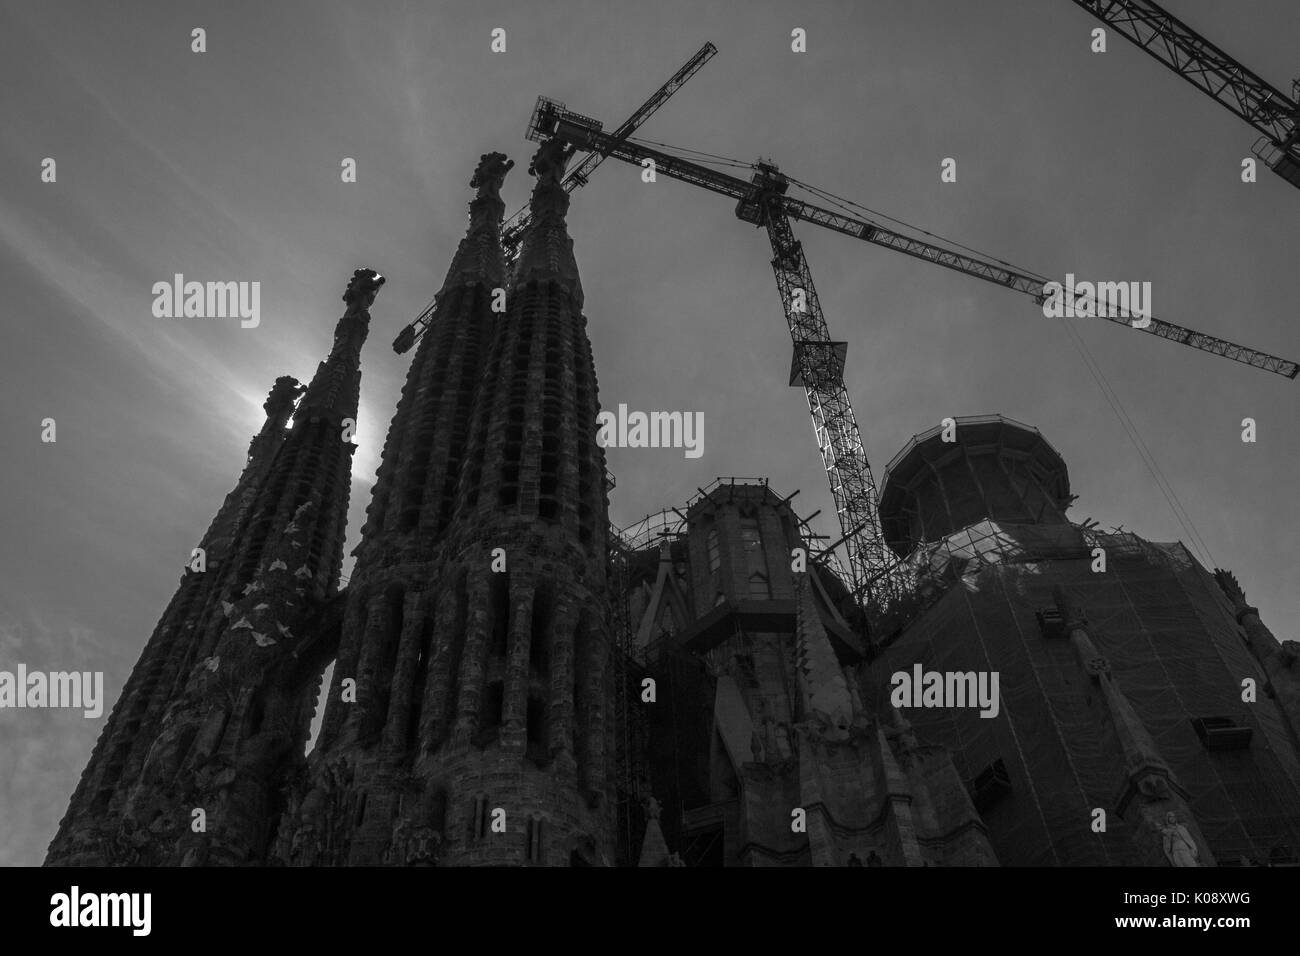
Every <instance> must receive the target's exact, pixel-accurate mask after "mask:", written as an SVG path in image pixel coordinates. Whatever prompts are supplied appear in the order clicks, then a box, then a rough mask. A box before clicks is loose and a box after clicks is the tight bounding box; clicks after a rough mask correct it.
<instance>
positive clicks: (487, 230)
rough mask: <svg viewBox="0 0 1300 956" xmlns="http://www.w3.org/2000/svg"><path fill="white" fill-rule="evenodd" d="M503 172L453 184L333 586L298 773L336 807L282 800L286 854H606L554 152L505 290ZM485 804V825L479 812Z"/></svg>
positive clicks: (605, 670) (589, 562)
mask: <svg viewBox="0 0 1300 956" xmlns="http://www.w3.org/2000/svg"><path fill="white" fill-rule="evenodd" d="M509 168H510V163H509V162H508V161H507V160H506V159H505V157H504V156H502V155H501V154H499V153H489V154H487V155H485V156H483V157H482V159H481V161H480V163H479V167H478V170H477V171H476V173H475V175H474V178H473V179H472V180H471V185H472V186H473V187H474V188H475V189H476V190H477V195H476V196H475V198H474V200H473V202H471V204H470V222H469V228H468V230H467V232H466V235H465V238H464V239H463V240H462V242H461V244H460V246H459V248H458V249H457V252H456V255H455V257H454V259H453V261H452V264H451V266H450V268H449V269H448V273H447V279H446V281H445V282H444V283H443V286H442V289H441V291H440V292H439V294H438V296H437V302H436V305H435V308H434V311H433V312H432V314H431V317H430V321H429V323H428V327H427V330H426V331H425V333H424V335H423V337H422V340H421V343H420V347H419V349H418V350H417V352H416V355H415V358H414V360H413V361H412V365H411V370H410V373H409V375H408V377H407V382H406V387H405V388H404V389H403V393H402V398H401V401H400V402H399V404H398V408H397V413H396V415H395V416H394V418H393V422H392V425H391V427H390V429H389V433H388V439H387V441H386V443H385V446H384V456H383V464H382V465H381V467H380V470H379V480H378V482H377V483H376V486H375V493H374V498H373V500H372V502H371V506H370V509H369V511H368V513H367V514H368V517H367V523H366V527H365V529H364V531H363V533H362V544H361V546H360V547H359V548H358V550H357V563H356V568H355V570H354V571H353V574H352V578H351V581H350V583H349V586H348V595H347V606H346V610H345V612H344V618H343V630H342V636H341V639H340V642H339V645H338V648H339V649H338V659H337V664H336V666H335V669H334V683H333V686H332V687H331V689H330V692H329V695H328V701H329V703H328V704H327V710H326V714H325V718H324V722H323V725H322V729H321V735H320V738H319V740H318V742H317V745H316V749H315V751H314V753H313V758H312V775H311V781H310V783H309V784H304V786H309V787H310V788H311V789H320V790H321V795H320V796H318V797H317V798H313V800H312V801H311V806H313V807H317V808H337V807H348V808H353V809H352V810H351V811H344V812H342V813H339V814H338V815H336V816H334V815H331V814H333V813H334V811H333V810H329V809H321V810H319V812H318V811H312V812H311V813H307V812H304V811H303V810H301V809H299V810H296V811H294V815H293V816H292V817H291V818H289V819H287V820H286V821H285V833H284V839H285V840H287V845H288V846H289V848H290V856H289V858H288V859H287V860H286V862H290V863H302V862H308V861H322V860H324V861H329V862H336V863H351V864H356V865H376V864H379V863H383V862H385V861H388V862H393V861H396V860H399V859H406V860H407V861H408V862H409V861H410V860H411V859H413V858H414V857H412V856H411V851H410V849H409V845H410V844H411V840H412V837H411V834H414V833H439V834H442V839H441V842H440V843H439V845H438V847H437V851H436V852H437V856H438V861H439V864H440V865H474V864H506V863H515V864H524V865H556V864H559V865H563V864H565V863H567V862H569V861H570V859H571V858H573V857H574V856H576V857H577V858H580V859H583V860H587V861H597V860H600V859H604V858H608V857H609V856H610V855H611V854H612V846H613V819H612V818H613V812H612V809H611V804H612V801H610V800H609V796H610V794H611V792H612V783H611V773H612V761H611V759H610V755H609V754H608V753H607V751H606V748H607V746H608V743H609V741H610V740H611V739H612V735H611V733H610V730H611V728H610V726H609V722H610V717H611V712H612V707H611V704H612V700H611V686H612V685H611V673H610V662H609V638H608V629H609V626H608V612H607V609H606V603H605V602H606V597H605V593H604V585H605V550H604V547H605V535H606V530H607V527H608V514H607V504H606V501H605V497H604V476H605V470H604V455H603V452H602V450H601V449H600V447H599V446H598V445H597V444H596V441H595V427H594V426H595V421H596V413H597V411H598V410H599V405H598V400H597V395H596V382H595V371H594V367H593V364H592V358H591V345H590V342H589V341H588V339H587V336H586V333H585V324H586V319H585V317H584V316H583V315H582V312H581V292H580V287H579V285H578V281H577V267H576V264H575V263H574V261H573V257H572V248H571V243H570V242H569V240H568V236H567V234H566V233H565V225H564V210H565V209H566V208H567V205H568V197H567V195H565V194H564V192H563V189H562V188H560V187H559V186H558V182H557V181H556V177H557V176H558V175H561V174H562V172H563V165H562V162H561V163H560V164H559V165H558V167H557V166H555V165H554V164H552V165H548V163H547V160H546V159H545V158H543V159H540V160H537V161H535V162H534V172H535V173H536V172H537V171H539V169H540V170H541V171H542V172H544V173H547V175H546V176H543V177H542V179H543V181H542V182H539V184H538V187H537V189H535V190H534V201H533V209H534V213H535V217H536V218H535V221H534V223H533V227H532V229H531V230H530V231H529V234H528V236H527V237H526V239H525V243H524V256H525V263H524V266H523V271H522V273H521V278H520V280H519V281H517V282H516V283H515V284H514V285H512V286H510V287H509V288H508V289H507V288H504V286H505V284H506V280H505V278H504V260H503V257H502V254H501V249H500V239H499V230H500V219H501V215H502V212H503V211H504V206H503V204H502V202H501V200H500V196H499V190H500V188H501V182H502V179H503V177H504V176H505V174H506V171H507V170H508V169H509ZM525 277H526V278H525ZM575 293H576V294H575ZM501 306H504V308H505V311H504V313H502V312H501V311H500V310H501ZM345 680H347V681H355V687H356V691H355V701H354V702H351V701H349V702H344V701H343V695H342V682H343V681H345ZM308 795H309V794H308V791H304V792H303V795H302V797H301V801H300V803H299V806H304V805H306V802H307V801H306V798H307V796H308ZM290 802H291V803H292V802H293V800H291V801H290ZM426 806H428V807H441V808H443V809H442V810H439V811H436V812H435V811H426V810H424V809H422V808H423V807H426ZM498 810H500V811H501V812H502V813H504V814H505V818H506V820H507V823H506V827H507V829H506V834H508V836H507V835H502V834H501V833H500V832H499V831H498V830H497V829H496V828H494V827H492V826H491V825H490V823H491V819H490V818H492V817H495V816H497V811H498ZM444 818H445V819H444ZM289 831H293V832H292V833H290V832H289ZM299 833H301V834H306V836H302V837H301V838H300V837H298V836H296V835H295V834H299ZM518 836H522V837H523V839H518V838H517V837H518ZM295 842H296V843H297V849H293V847H294V845H295ZM417 842H418V841H417ZM426 842H427V841H426ZM402 847H406V849H402ZM421 854H423V851H420V853H417V856H420V858H423V856H422V855H421Z"/></svg>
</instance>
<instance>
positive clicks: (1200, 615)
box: [871, 525, 1300, 865]
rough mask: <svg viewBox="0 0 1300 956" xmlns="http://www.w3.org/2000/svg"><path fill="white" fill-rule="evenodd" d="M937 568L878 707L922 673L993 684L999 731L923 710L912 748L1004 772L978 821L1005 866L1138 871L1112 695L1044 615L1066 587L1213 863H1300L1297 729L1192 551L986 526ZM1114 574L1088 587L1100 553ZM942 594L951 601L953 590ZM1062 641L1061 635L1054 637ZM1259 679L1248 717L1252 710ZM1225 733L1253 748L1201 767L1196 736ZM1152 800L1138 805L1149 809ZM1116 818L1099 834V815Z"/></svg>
mask: <svg viewBox="0 0 1300 956" xmlns="http://www.w3.org/2000/svg"><path fill="white" fill-rule="evenodd" d="M963 534H966V535H967V538H966V540H965V541H964V542H962V541H954V542H952V543H951V545H950V546H948V547H946V548H944V549H938V550H933V549H932V551H931V554H930V555H929V556H928V557H927V561H926V564H927V565H928V566H927V567H926V568H925V569H924V571H923V572H922V574H921V578H922V580H921V581H920V582H919V586H921V587H924V586H925V581H926V580H927V579H928V580H929V581H930V582H932V584H931V587H932V589H940V588H943V587H945V586H946V588H947V590H946V591H943V593H942V596H940V597H938V598H937V599H935V598H934V596H933V592H932V594H931V598H930V600H933V603H932V604H930V606H929V607H928V609H927V610H925V611H924V612H923V613H922V614H921V615H920V616H919V617H918V618H916V619H915V620H914V622H913V623H911V624H910V625H909V626H907V627H906V628H905V629H904V630H903V632H902V633H901V635H900V636H899V637H898V638H897V639H896V640H895V641H894V642H893V643H892V644H890V645H889V647H888V648H887V649H886V650H885V651H884V653H883V655H882V657H881V658H880V659H878V660H877V661H875V662H874V663H873V664H872V667H871V672H872V676H873V685H874V686H875V689H876V693H877V696H878V701H879V705H880V706H882V707H888V706H889V703H888V701H889V693H890V677H891V675H892V674H893V673H895V672H898V671H904V672H908V673H911V672H912V669H913V665H914V664H916V663H918V662H919V663H920V664H921V665H922V667H923V669H924V670H925V671H940V672H948V671H963V672H965V671H997V672H998V674H999V690H1000V697H1001V704H1000V710H1001V712H1000V714H999V715H998V717H996V718H994V719H984V718H981V717H980V716H979V711H978V709H977V708H970V709H950V708H942V707H940V708H912V709H907V710H904V711H903V713H904V714H905V716H907V717H908V719H909V720H911V721H912V723H913V726H914V728H915V730H916V732H917V734H918V736H919V737H920V738H921V739H922V740H924V741H929V742H931V743H939V744H943V745H945V746H947V747H948V748H949V749H950V750H951V751H952V752H953V756H954V760H955V761H956V764H957V767H958V770H959V772H960V773H961V774H962V776H963V778H964V779H965V780H966V781H967V782H968V784H970V783H972V782H973V781H975V780H976V778H978V777H979V776H980V774H981V773H984V772H986V771H988V773H987V774H986V776H985V779H986V780H987V779H989V778H990V777H996V776H997V775H998V772H997V771H995V770H990V769H989V768H992V767H993V766H994V765H995V764H996V763H997V762H998V761H1001V763H1002V765H1003V766H1004V767H1005V770H1006V776H1007V777H1008V778H1009V783H1010V786H1009V789H1006V790H1005V791H1002V792H997V788H994V791H988V790H987V788H986V790H985V792H984V793H983V797H984V799H983V800H981V802H983V803H984V804H985V806H984V807H983V809H982V813H983V817H984V819H985V821H986V823H987V824H988V826H989V830H990V837H991V838H992V840H993V843H994V848H995V851H996V853H997V854H998V858H999V860H1000V861H1001V863H1002V864H1003V865H1125V864H1130V865H1131V864H1135V863H1137V862H1139V861H1138V859H1137V857H1136V854H1135V851H1134V848H1133V847H1134V843H1133V840H1132V834H1131V833H1130V832H1128V828H1129V827H1131V826H1133V825H1134V823H1135V820H1136V814H1135V812H1134V810H1133V809H1130V810H1129V812H1128V814H1127V816H1128V820H1127V821H1126V820H1124V819H1121V818H1120V816H1119V814H1118V812H1117V809H1118V807H1117V804H1118V802H1119V799H1120V796H1121V793H1122V792H1123V788H1124V784H1125V780H1124V770H1123V768H1124V761H1123V755H1122V751H1121V750H1120V749H1119V744H1118V741H1117V740H1116V738H1115V736H1114V734H1113V732H1111V731H1110V730H1109V727H1110V726H1111V725H1110V723H1109V720H1108V717H1107V711H1106V707H1105V702H1104V700H1103V698H1102V695H1101V692H1100V689H1099V687H1098V685H1097V684H1096V683H1094V682H1093V681H1092V680H1091V679H1090V678H1089V677H1088V676H1087V675H1086V674H1085V673H1084V671H1083V669H1082V667H1081V666H1080V664H1079V662H1078V660H1077V657H1076V655H1075V652H1074V650H1073V648H1072V646H1071V644H1070V642H1069V640H1068V638H1066V637H1065V636H1064V634H1063V633H1060V632H1059V628H1058V629H1057V630H1056V631H1055V632H1054V631H1053V630H1052V629H1051V628H1050V627H1048V628H1045V627H1044V626H1043V624H1042V623H1040V620H1039V619H1038V616H1037V613H1036V612H1040V611H1043V610H1046V609H1050V608H1053V607H1054V602H1053V597H1052V592H1053V589H1054V588H1055V587H1056V586H1057V585H1058V584H1060V585H1062V586H1063V587H1064V588H1065V590H1066V592H1067V594H1068V595H1069V596H1070V598H1071V599H1072V601H1073V603H1074V604H1075V606H1076V607H1077V608H1078V609H1079V610H1080V611H1082V613H1083V614H1084V615H1085V616H1086V618H1087V628H1088V632H1089V634H1090V636H1091V638H1092V640H1093V643H1094V644H1095V645H1096V646H1097V648H1098V650H1099V651H1100V652H1101V654H1103V655H1104V656H1105V657H1106V658H1108V660H1109V663H1110V667H1111V674H1112V676H1113V678H1114V681H1115V682H1116V684H1117V686H1118V687H1119V688H1120V690H1121V691H1122V692H1123V693H1124V695H1125V696H1126V697H1127V699H1128V701H1129V703H1130V704H1131V705H1132V707H1133V709H1134V711H1135V712H1136V714H1137V715H1138V717H1139V719H1140V720H1141V721H1142V723H1143V725H1144V726H1145V728H1146V730H1147V732H1148V733H1149V734H1150V736H1151V739H1152V740H1153V741H1154V743H1155V745H1156V747H1157V748H1158V750H1159V752H1160V755H1161V756H1162V757H1163V758H1164V760H1165V761H1166V762H1167V764H1168V765H1169V767H1170V769H1171V770H1172V771H1173V774H1174V777H1175V779H1176V781H1177V783H1178V784H1179V785H1181V787H1182V788H1183V789H1184V790H1185V791H1186V794H1187V801H1188V805H1189V806H1190V808H1191V810H1192V813H1193V814H1194V815H1195V817H1196V820H1197V822H1198V823H1199V824H1200V827H1201V831H1202V833H1203V834H1204V836H1205V838H1206V840H1207V841H1208V843H1209V845H1210V849H1211V851H1212V852H1213V853H1214V855H1215V857H1216V858H1217V860H1218V862H1219V863H1220V864H1221V865H1222V864H1236V863H1238V862H1240V861H1241V860H1242V858H1246V859H1249V860H1251V861H1253V862H1267V861H1268V860H1270V858H1271V859H1272V860H1274V861H1278V860H1281V859H1285V858H1286V857H1288V856H1294V855H1295V853H1296V852H1297V851H1300V760H1298V759H1297V754H1296V749H1295V745H1294V743H1293V742H1292V740H1291V737H1290V734H1289V731H1288V729H1287V727H1286V724H1285V719H1284V717H1283V715H1282V714H1281V712H1280V711H1279V710H1278V708H1277V707H1276V706H1275V704H1274V702H1273V701H1272V700H1271V699H1270V698H1269V697H1268V696H1267V695H1266V694H1265V692H1264V686H1265V679H1264V675H1263V673H1262V671H1261V669H1260V667H1259V666H1258V664H1257V663H1256V662H1255V660H1254V658H1253V657H1252V656H1251V655H1250V652H1249V651H1248V650H1247V648H1246V646H1245V644H1244V642H1243V640H1242V638H1241V636H1240V631H1239V629H1238V627H1237V625H1236V623H1235V621H1234V619H1233V617H1232V614H1231V609H1230V606H1229V605H1228V604H1227V601H1226V599H1225V598H1224V597H1223V595H1222V593H1221V592H1220V590H1219V588H1218V586H1217V584H1216V583H1215V581H1214V579H1213V578H1212V577H1211V576H1210V575H1209V574H1208V573H1207V572H1206V571H1205V570H1204V569H1203V568H1201V567H1200V565H1199V564H1197V563H1196V562H1195V561H1194V560H1193V559H1192V557H1191V555H1190V554H1189V553H1188V552H1187V550H1186V549H1185V548H1184V547H1183V546H1182V545H1156V544H1152V543H1149V542H1146V541H1143V540H1142V539H1140V538H1137V537H1136V536H1135V535H1129V534H1113V535H1105V534H1098V533H1095V532H1085V531H1084V530H1083V529H1080V528H1077V527H1074V526H1071V525H1064V526H1061V525H1057V526H1002V527H997V526H993V525H989V526H988V527H985V528H982V529H980V530H979V531H978V532H977V533H976V534H970V533H968V532H963ZM1095 546H1101V547H1103V548H1104V549H1105V551H1106V570H1105V571H1104V572H1102V573H1097V572H1094V571H1093V570H1092V565H1093V558H1092V550H1091V549H1092V548H1093V547H1095ZM944 582H946V585H945V583H944ZM1049 634H1050V635H1054V636H1049ZM1245 678H1253V679H1254V680H1255V683H1256V686H1257V699H1256V701H1255V702H1254V703H1247V702H1244V701H1243V700H1242V689H1243V688H1242V681H1243V679H1245ZM1204 717H1229V718H1231V719H1232V720H1233V721H1235V723H1236V724H1238V725H1240V726H1243V727H1249V728H1251V729H1252V731H1253V733H1252V736H1251V739H1250V742H1249V745H1248V746H1247V747H1246V748H1244V749H1238V750H1218V751H1212V750H1207V749H1206V747H1205V745H1204V744H1203V743H1202V741H1201V739H1200V737H1199V736H1198V735H1197V732H1196V729H1195V726H1194V725H1193V720H1194V719H1196V718H1204ZM1139 799H1140V798H1139ZM1094 808H1103V809H1105V810H1106V819H1107V828H1106V831H1105V832H1104V833H1097V832H1094V831H1093V828H1092V822H1093V816H1092V813H1093V810H1094Z"/></svg>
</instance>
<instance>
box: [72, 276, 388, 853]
mask: <svg viewBox="0 0 1300 956" xmlns="http://www.w3.org/2000/svg"><path fill="white" fill-rule="evenodd" d="M383 283H384V279H383V277H382V276H380V275H379V274H378V273H376V272H374V271H372V270H369V269H361V270H357V272H356V273H354V275H353V278H352V282H351V283H350V284H349V286H348V289H347V292H346V293H345V294H344V296H343V298H344V301H345V302H346V303H347V310H346V312H345V314H344V315H343V317H342V318H341V319H339V321H338V324H337V327H336V329H335V334H334V345H333V348H332V349H331V351H330V355H329V357H328V358H327V359H326V361H325V362H323V363H321V365H320V367H319V368H318V369H317V372H316V375H315V377H314V378H313V379H312V381H311V384H310V385H309V386H307V387H306V388H305V389H304V388H302V387H301V386H300V385H299V384H298V383H297V382H296V381H295V380H294V379H292V378H288V377H282V378H280V379H278V380H277V381H276V383H275V387H274V388H273V389H272V390H271V394H270V396H269V398H268V399H267V402H266V405H265V406H264V407H265V409H266V413H267V420H266V423H265V425H264V426H263V428H262V430H261V431H260V432H259V433H258V435H257V436H256V437H255V438H254V439H253V441H252V444H251V445H250V448H249V456H248V461H247V464H246V466H245V468H244V473H243V475H242V476H241V477H240V480H239V482H238V484H237V485H236V486H235V489H234V490H233V491H232V492H231V493H230V494H229V495H228V496H227V498H226V501H225V503H224V504H223V505H222V508H221V510H220V511H219V512H218V514H217V516H216V518H215V519H214V520H213V522H212V525H211V526H210V527H209V529H208V532H207V534H205V535H204V537H203V539H202V541H201V543H200V546H199V548H198V549H196V552H195V555H194V559H193V561H192V562H191V564H190V565H188V566H187V568H186V570H185V573H184V574H183V576H182V578H181V584H180V587H179V589H178V590H177V593H176V596H175V597H174V598H173V599H172V601H171V603H170V604H169V605H168V608H167V610H166V611H165V612H164V613H163V617H162V620H161V621H160V622H159V624H158V626H157V628H156V629H155V631H154V634H153V636H152V637H151V639H150V641H149V643H148V644H147V645H146V647H145V650H144V652H143V653H142V655H141V657H140V660H139V662H138V663H137V664H136V667H135V669H134V671H133V672H132V675H131V677H130V679H129V680H128V681H127V684H126V687H125V689H124V690H123V693H122V696H121V698H120V699H119V700H118V703H117V705H116V706H115V707H114V709H113V713H112V714H111V716H110V717H109V720H108V723H107V725H106V726H105V729H104V731H103V733H102V734H101V736H100V740H99V743H98V744H97V745H96V747H95V750H94V753H93V754H92V756H91V759H90V763H89V764H88V766H87V767H86V770H85V771H84V773H83V774H82V778H81V782H80V784H79V785H78V787H77V790H76V792H75V793H74V794H73V798H72V802H71V805H70V806H69V809H68V812H67V814H66V815H65V816H64V818H63V820H62V822H61V824H60V827H59V832H58V834H57V835H56V836H55V838H54V841H53V842H52V843H51V846H50V851H49V855H48V857H47V863H50V864H60V865H96V864H98V865H120V864H131V863H139V864H146V865H167V864H176V863H190V864H193V863H202V862H213V863H243V862H258V861H260V859H261V858H262V857H263V856H264V854H265V850H266V841H267V833H268V825H269V820H268V818H270V819H274V817H275V816H276V815H277V814H276V813H275V812H274V803H275V800H276V796H275V794H276V792H277V790H278V786H279V783H278V777H279V773H280V767H281V766H282V763H281V757H282V755H283V754H285V753H288V752H290V751H291V750H292V748H293V746H294V745H295V744H296V745H297V746H299V747H301V746H302V744H303V743H304V742H305V740H306V736H307V731H308V725H309V723H310V719H311V712H310V709H309V708H307V709H304V707H303V706H302V705H303V702H304V701H307V702H310V687H311V685H312V683H313V682H314V681H318V680H319V673H320V670H319V667H320V666H322V665H320V664H318V663H317V662H315V661H314V660H313V654H312V653H311V651H310V645H311V644H312V643H313V642H312V641H311V640H310V639H309V635H310V634H311V633H313V632H314V627H315V624H316V623H317V621H318V618H319V617H320V613H321V609H322V608H323V607H324V606H325V603H326V599H327V597H328V595H330V594H331V593H332V592H333V591H334V590H335V589H336V588H337V585H338V575H339V568H340V565H341V559H342V544H343V530H344V523H345V521H346V517H347V504H348V493H349V487H350V473H351V457H352V452H353V450H354V447H355V446H354V445H353V444H352V443H351V436H352V432H353V430H354V429H355V424H356V414H357V404H358V396H359V389H360V375H361V373H360V368H359V362H360V351H361V346H362V344H363V343H364V342H365V339H366V334H367V331H368V328H369V323H370V313H369V311H368V309H369V306H370V304H371V303H372V302H373V300H374V297H375V294H376V292H377V291H378V289H379V287H380V286H381V285H383ZM300 395H301V399H300V401H299V402H298V405H297V408H296V409H295V408H294V400H295V399H297V398H298V397H299V396H300ZM290 415H292V416H293V428H292V429H288V428H286V425H287V423H288V420H289V417H290ZM200 818H201V819H202V820H203V822H204V827H203V829H202V831H200V832H198V833H196V828H195V827H194V826H193V825H192V824H193V823H194V821H196V820H198V819H200Z"/></svg>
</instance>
